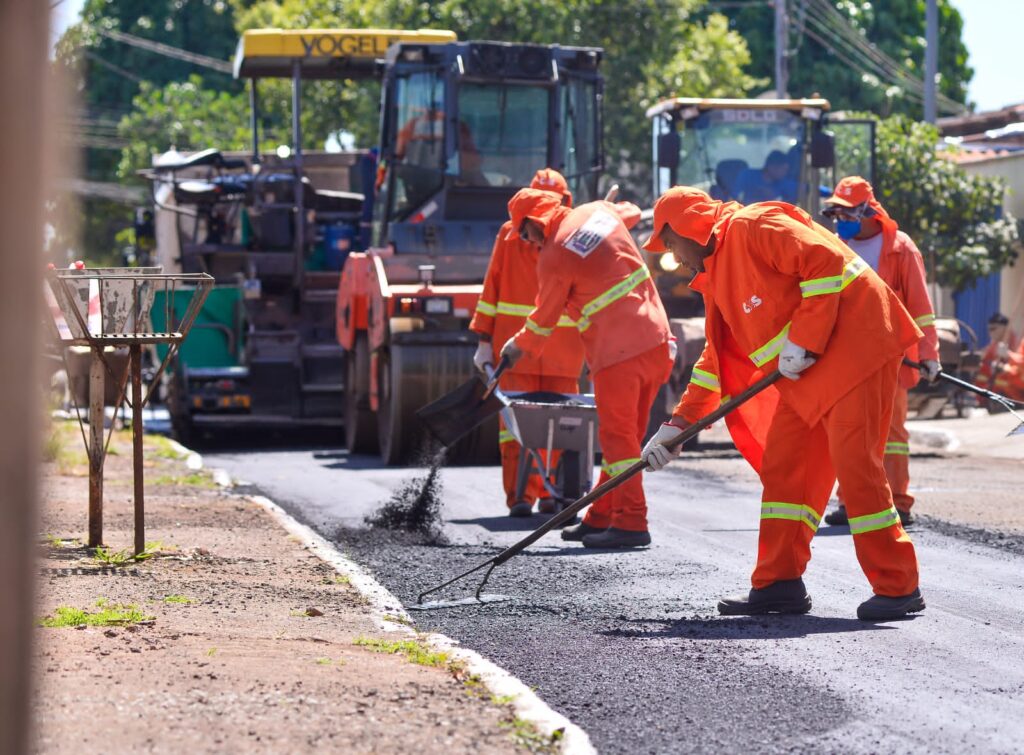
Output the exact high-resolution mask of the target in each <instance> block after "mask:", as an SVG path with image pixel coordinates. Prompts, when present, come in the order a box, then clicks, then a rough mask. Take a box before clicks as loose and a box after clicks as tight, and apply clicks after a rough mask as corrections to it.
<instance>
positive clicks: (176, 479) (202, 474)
mask: <svg viewBox="0 0 1024 755" xmlns="http://www.w3.org/2000/svg"><path fill="white" fill-rule="evenodd" d="M149 483H150V484H151V485H161V486H165V487H175V488H205V489H207V490H216V489H217V487H218V486H217V483H216V482H214V479H213V476H212V475H210V474H209V473H208V472H206V471H199V472H189V473H188V474H182V475H178V474H162V475H157V476H156V477H153V478H152V479H150V480H149Z"/></svg>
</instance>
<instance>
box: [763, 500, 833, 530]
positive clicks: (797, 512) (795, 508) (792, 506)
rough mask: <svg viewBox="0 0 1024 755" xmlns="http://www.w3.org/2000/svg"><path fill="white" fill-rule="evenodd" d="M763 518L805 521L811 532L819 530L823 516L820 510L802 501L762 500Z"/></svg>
mask: <svg viewBox="0 0 1024 755" xmlns="http://www.w3.org/2000/svg"><path fill="white" fill-rule="evenodd" d="M761 518H762V519H788V520H789V521H792V522H803V523H804V524H806V525H807V526H808V527H810V528H811V532H817V531H818V525H819V524H821V517H820V516H818V512H817V511H815V510H814V509H812V508H811V507H810V506H805V505H804V504H802V503H781V502H779V501H762V502H761Z"/></svg>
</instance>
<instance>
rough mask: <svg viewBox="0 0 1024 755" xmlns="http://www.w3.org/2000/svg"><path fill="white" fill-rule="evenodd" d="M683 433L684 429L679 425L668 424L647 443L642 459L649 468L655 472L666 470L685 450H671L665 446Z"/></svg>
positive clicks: (660, 428) (679, 448)
mask: <svg viewBox="0 0 1024 755" xmlns="http://www.w3.org/2000/svg"><path fill="white" fill-rule="evenodd" d="M682 432H683V430H682V428H681V427H679V426H678V425H670V424H669V423H668V422H666V423H665V424H663V425H662V426H661V427H659V428H658V432H656V433H655V434H654V435H652V436H651V439H650V440H649V441H647V444H646V445H645V446H644V450H643V451H641V452H640V458H641V459H643V460H644V461H645V462H647V466H649V467H650V468H651V470H652V471H654V472H657V471H658V470H661V469H664V468H665V467H666V465H668V463H669V462H670V461H672V459H674V458H675V457H677V456H679V452H680V451H682V450H683V449H682V448H681V447H678V448H673V449H672V450H669V449H667V448H665V445H664V444H665V443H667V442H668V441H670V440H673V439H675V438H677V437H679V434H680V433H682Z"/></svg>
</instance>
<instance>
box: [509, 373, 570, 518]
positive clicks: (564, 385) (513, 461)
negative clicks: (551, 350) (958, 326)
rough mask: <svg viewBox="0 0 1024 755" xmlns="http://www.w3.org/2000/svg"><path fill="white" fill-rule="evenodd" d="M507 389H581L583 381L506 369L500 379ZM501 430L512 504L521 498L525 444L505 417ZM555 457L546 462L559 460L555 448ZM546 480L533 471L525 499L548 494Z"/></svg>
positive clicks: (545, 456)
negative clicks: (519, 483)
mask: <svg viewBox="0 0 1024 755" xmlns="http://www.w3.org/2000/svg"><path fill="white" fill-rule="evenodd" d="M498 384H499V385H500V386H501V389H502V390H503V391H551V392H553V393H579V390H580V389H579V381H578V380H577V379H576V378H571V377H560V376H558V375H530V374H520V373H518V372H506V373H505V374H504V375H502V376H501V378H500V379H499V380H498ZM499 424H500V427H501V434H500V435H499V436H498V437H499V440H498V442H499V444H500V446H499V447H500V449H501V481H502V483H503V484H504V486H505V503H506V505H507V506H508V507H509V508H512V506H514V505H515V504H516V503H518V502H519V501H517V500H516V479H517V478H518V475H519V454H520V449H521V448H522V446H520V445H519V443H518V441H516V439H515V438H513V437H512V433H510V432H509V431H508V429H507V428H506V427H505V423H504V421H500V420H499ZM551 456H552V458H551V460H550V461H549V462H546V463H547V464H548V465H549V466H551V467H554V465H556V464H557V463H558V457H559V453H558V452H557V451H553V452H552V454H551ZM541 458H547V451H541ZM548 497H550V496H548V493H547V491H546V490H545V489H544V483H543V482H541V479H540V475H539V474H531V475H530V480H529V482H528V483H527V485H526V492H525V493H524V495H523V499H522V500H524V501H528V502H529V503H533V502H535V501H536V500H538V499H540V498H548Z"/></svg>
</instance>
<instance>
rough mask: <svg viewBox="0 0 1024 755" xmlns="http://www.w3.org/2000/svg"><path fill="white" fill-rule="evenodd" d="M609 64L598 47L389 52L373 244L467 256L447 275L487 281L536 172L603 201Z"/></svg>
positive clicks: (580, 197) (489, 46) (403, 48)
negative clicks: (516, 204)
mask: <svg viewBox="0 0 1024 755" xmlns="http://www.w3.org/2000/svg"><path fill="white" fill-rule="evenodd" d="M600 60H601V51H600V50H597V49H591V48H575V47H560V46H544V45H529V44H507V43H498V42H468V43H452V44H447V45H418V44H399V45H395V46H394V47H392V48H391V49H390V50H389V51H388V56H387V63H386V73H385V79H384V90H383V98H382V135H381V156H380V157H381V163H380V167H379V170H378V174H377V183H378V193H377V196H376V201H375V205H374V213H373V245H374V246H375V247H378V248H382V247H383V248H389V249H391V250H393V251H394V253H395V254H396V255H398V256H401V255H425V256H428V257H433V256H437V255H441V254H443V255H445V256H446V257H463V260H462V262H461V263H459V264H455V265H446V266H444V268H443V272H444V274H445V275H447V276H448V279H449V280H453V281H454V280H458V279H459V278H460V277H461V278H462V279H464V280H480V279H481V278H482V274H483V269H484V268H485V267H486V261H487V256H488V254H489V252H490V249H491V246H492V245H493V242H494V237H495V235H496V234H497V231H498V228H499V227H500V226H501V224H502V223H503V222H504V221H505V220H506V219H507V204H508V200H509V199H510V198H511V197H512V195H513V194H514V193H515V192H516V191H517V190H518V189H520V188H522V187H524V186H527V185H528V184H529V182H530V179H531V178H532V177H533V174H534V172H535V171H536V170H538V169H539V168H543V167H546V166H550V167H554V168H556V169H558V170H560V171H561V172H562V173H563V174H565V176H566V178H567V180H568V182H569V186H570V189H571V190H572V192H573V195H574V197H575V198H576V201H577V202H586V201H590V200H592V199H595V198H596V197H597V181H598V177H599V174H600V171H601V169H602V166H603V154H602V150H601V139H600V132H601V131H600V125H601V124H600V100H601V94H602V79H601V77H600V75H599V73H598V70H597V69H598V64H599V63H600ZM468 257H477V258H478V259H477V260H475V261H473V262H471V261H470V260H469V259H468ZM477 268H479V269H477ZM439 270H440V268H439Z"/></svg>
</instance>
